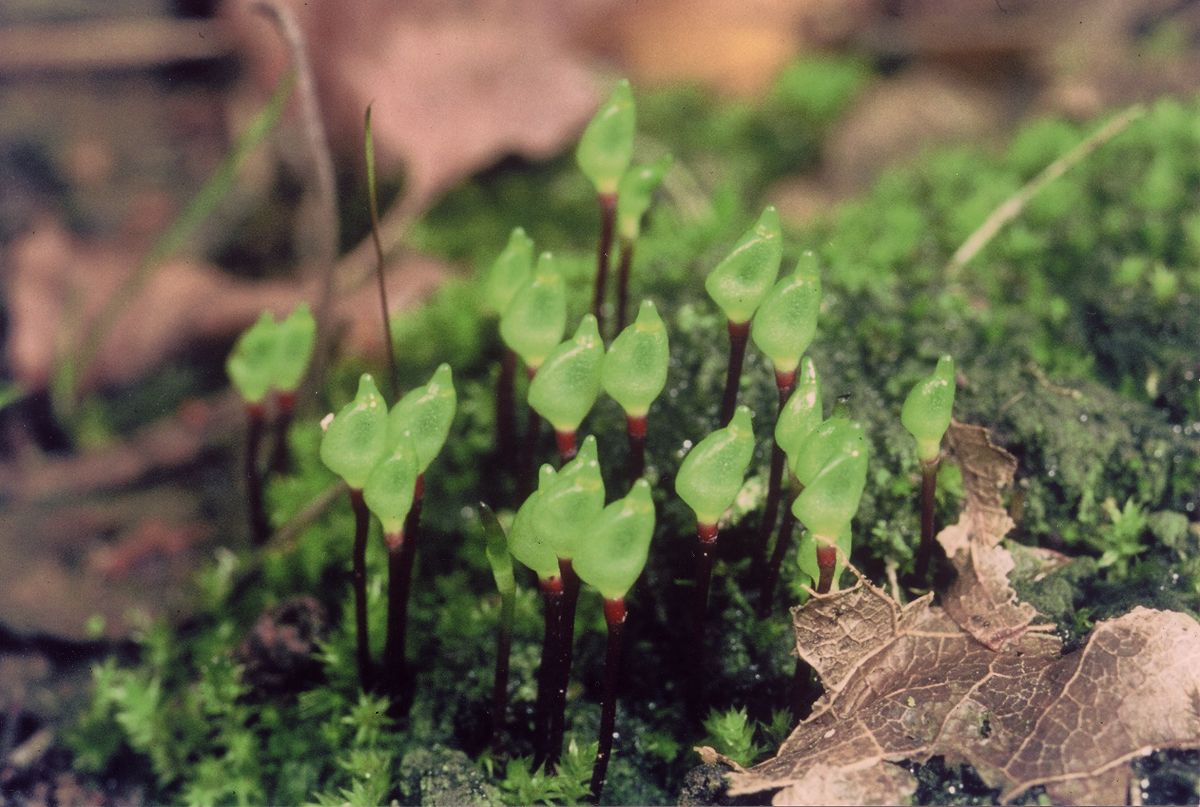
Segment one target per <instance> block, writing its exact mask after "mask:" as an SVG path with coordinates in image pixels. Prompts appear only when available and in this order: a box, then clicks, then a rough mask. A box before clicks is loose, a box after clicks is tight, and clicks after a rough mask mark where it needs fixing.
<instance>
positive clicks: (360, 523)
mask: <svg viewBox="0 0 1200 807" xmlns="http://www.w3.org/2000/svg"><path fill="white" fill-rule="evenodd" d="M350 506H351V507H352V508H353V509H354V548H353V550H352V552H353V560H352V568H353V574H354V628H355V639H356V645H355V649H356V653H357V655H356V658H357V660H358V680H359V683H360V684H361V685H362V688H363V690H370V689H371V688H372V686H373V685H374V681H373V680H372V676H371V644H370V641H369V640H368V636H367V528H368V527H369V526H370V523H371V514H370V512H369V511H368V510H367V503H366V502H365V501H364V500H363V493H362V491H361V490H356V489H355V488H350Z"/></svg>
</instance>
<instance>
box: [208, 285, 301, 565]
mask: <svg viewBox="0 0 1200 807" xmlns="http://www.w3.org/2000/svg"><path fill="white" fill-rule="evenodd" d="M315 338H316V323H315V322H314V321H313V317H312V314H311V313H310V312H309V309H308V305H306V304H304V303H301V304H300V305H299V306H297V307H296V309H295V310H294V311H292V313H291V314H289V315H288V316H287V317H286V318H285V319H284V320H283V321H282V322H276V321H275V318H274V317H273V316H272V315H271V314H270V312H268V311H264V312H262V314H261V315H260V316H259V318H258V320H257V321H256V322H255V323H254V324H253V325H251V326H250V327H249V328H248V329H246V331H245V332H243V333H242V335H241V336H240V337H239V338H238V340H237V342H236V343H235V344H234V347H233V350H232V351H231V352H230V354H229V357H228V359H227V360H226V362H225V368H226V372H227V374H228V375H229V378H230V380H231V381H232V382H233V385H234V387H235V388H236V389H237V391H238V394H239V395H240V396H241V397H242V400H243V402H244V403H245V408H246V420H247V428H246V448H245V458H244V465H243V468H244V474H245V477H246V502H247V510H248V513H247V515H248V519H249V524H250V535H251V537H252V539H253V541H254V543H255V544H259V545H261V544H264V543H266V541H267V538H268V537H269V536H270V531H271V530H270V524H269V522H268V520H267V515H266V510H265V508H264V505H263V485H264V483H265V481H266V480H265V476H266V475H265V474H264V473H263V471H262V470H261V468H260V463H259V454H260V453H261V447H262V437H263V431H264V430H265V428H266V426H267V419H268V408H269V404H270V403H273V404H274V410H275V418H274V422H273V424H272V428H273V431H274V433H275V438H274V445H273V447H272V448H271V452H270V456H269V458H268V460H267V466H266V467H267V472H281V471H284V470H287V467H288V466H289V464H290V461H289V458H288V452H287V433H288V429H289V427H290V426H291V422H292V417H293V415H294V412H295V401H296V388H297V387H298V386H299V385H300V381H301V380H302V379H303V378H304V374H305V373H306V372H307V371H308V366H309V364H310V363H311V362H312V354H313V344H314V341H315ZM268 396H269V398H268Z"/></svg>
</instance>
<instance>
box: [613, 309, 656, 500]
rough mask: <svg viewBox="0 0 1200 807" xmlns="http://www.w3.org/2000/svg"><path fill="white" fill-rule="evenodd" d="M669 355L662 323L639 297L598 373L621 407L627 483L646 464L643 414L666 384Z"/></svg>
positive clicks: (631, 480)
mask: <svg viewBox="0 0 1200 807" xmlns="http://www.w3.org/2000/svg"><path fill="white" fill-rule="evenodd" d="M670 359H671V355H670V345H669V343H668V339H667V329H666V326H665V325H663V321H662V318H661V317H659V315H658V309H657V308H655V307H654V303H652V302H651V301H649V300H643V301H642V305H641V308H639V309H638V316H637V320H636V321H635V322H634V323H633V324H632V325H630V326H629V327H628V328H625V329H624V330H623V331H621V333H620V334H618V335H617V338H616V339H614V340H613V343H612V346H611V347H609V349H608V355H607V356H605V358H604V367H603V369H602V371H601V374H600V383H601V386H602V387H603V388H604V391H605V392H606V393H608V395H609V397H610V398H612V399H613V400H614V401H616V402H617V403H618V404H620V405H621V408H622V409H623V410H624V411H625V426H626V432H627V435H628V438H629V467H628V469H627V471H626V473H627V476H628V478H629V481H630V484H633V482H634V481H635V480H637V479H638V478H639V477H641V475H642V472H643V470H644V469H645V466H646V418H647V416H648V414H649V412H650V405H651V404H652V403H654V401H655V400H656V399H657V398H658V396H659V395H661V394H662V391H663V388H664V387H666V385H667V366H668V364H669V363H670Z"/></svg>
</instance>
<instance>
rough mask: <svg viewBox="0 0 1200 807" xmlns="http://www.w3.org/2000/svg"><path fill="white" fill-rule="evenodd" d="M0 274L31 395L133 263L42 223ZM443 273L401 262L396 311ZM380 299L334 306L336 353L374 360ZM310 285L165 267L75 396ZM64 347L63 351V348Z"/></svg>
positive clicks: (240, 324) (360, 293) (369, 290)
mask: <svg viewBox="0 0 1200 807" xmlns="http://www.w3.org/2000/svg"><path fill="white" fill-rule="evenodd" d="M10 255H11V261H10V265H9V271H8V272H7V273H6V274H5V280H4V285H5V291H4V293H5V296H6V299H7V300H9V302H10V305H9V312H10V315H11V319H10V321H9V332H8V340H7V345H6V350H7V352H8V361H9V366H10V367H11V368H12V373H13V378H14V380H15V381H16V382H17V383H18V384H19V385H20V386H21V387H22V388H23V389H26V390H29V391H34V390H41V389H44V388H45V387H46V386H47V384H48V382H49V379H50V377H51V374H52V372H53V367H54V362H55V361H56V357H57V356H58V355H59V353H60V352H70V351H71V347H70V346H71V341H72V339H73V338H74V339H78V338H80V336H79V335H80V334H82V333H84V332H85V329H84V328H83V324H84V323H87V322H91V321H92V320H94V318H95V317H96V315H97V314H98V313H99V311H100V309H101V308H102V307H103V305H104V301H105V300H106V299H107V298H108V297H110V296H111V295H112V294H113V293H115V291H116V290H117V288H118V287H119V286H120V285H121V283H122V282H123V281H124V280H125V279H126V278H127V277H128V276H129V274H130V273H131V272H132V271H133V270H134V267H136V265H137V261H138V258H139V255H138V254H137V253H136V251H134V250H131V249H130V248H128V247H124V246H122V245H120V244H117V243H107V242H92V241H85V240H83V239H80V238H78V237H75V236H73V235H72V234H71V233H69V232H68V231H67V230H66V229H65V228H64V227H63V226H62V225H61V224H60V223H59V222H58V221H57V220H56V219H53V218H50V217H45V218H43V219H41V220H40V221H38V222H37V223H36V224H35V225H34V226H33V227H31V229H30V231H29V232H28V233H26V234H25V235H24V236H23V237H22V238H20V239H18V240H17V241H16V242H15V243H14V244H13V245H12V249H11V252H10ZM447 273H448V269H447V267H446V266H445V265H444V264H441V263H440V262H438V261H435V260H433V259H430V258H425V257H422V256H419V255H411V254H410V255H406V256H405V257H404V258H403V259H402V260H401V261H399V262H397V263H396V264H395V265H394V266H392V267H389V270H388V275H387V284H388V302H389V304H390V305H391V307H392V309H393V310H397V309H403V308H407V307H410V306H412V305H413V304H415V303H416V302H418V301H419V300H420V299H422V298H423V297H424V296H425V295H427V294H428V293H430V292H431V291H432V290H433V289H434V288H436V287H437V285H438V284H439V283H440V282H441V280H442V279H443V278H444V277H445V276H446V274H447ZM377 294H378V292H377V291H376V290H375V287H374V286H370V287H363V288H360V289H358V290H356V291H355V292H353V293H351V294H348V295H345V296H344V297H342V298H340V299H339V300H338V314H339V316H340V318H341V320H342V321H343V322H345V323H346V324H347V328H346V330H345V331H344V333H343V334H342V345H343V348H344V349H346V350H348V351H352V352H356V353H366V354H368V355H375V356H378V355H381V354H382V347H383V340H382V338H381V336H380V334H381V333H382V328H381V327H380V325H379V321H378V319H377V318H376V317H374V316H373V317H370V318H368V317H364V316H362V312H363V311H372V312H374V311H377V310H378V301H377V296H376V295H377ZM314 296H315V295H314V291H313V287H312V285H311V284H308V285H304V284H300V283H297V282H294V281H246V280H239V279H237V278H234V277H232V276H231V275H229V274H228V273H226V272H223V271H221V270H220V269H218V268H216V267H214V266H211V265H209V264H205V263H203V262H200V261H197V260H191V259H176V260H171V261H168V262H167V263H166V264H165V265H164V266H163V267H162V268H161V269H159V270H158V271H157V272H156V273H155V274H154V275H153V277H152V278H151V279H150V281H149V282H148V283H147V285H146V286H145V287H144V288H143V289H142V291H141V292H140V293H139V294H138V295H137V296H136V297H134V299H133V300H132V301H131V302H130V304H129V305H128V306H127V307H126V308H125V309H124V310H123V311H122V312H121V315H120V317H119V319H118V320H117V323H116V325H115V327H114V328H113V330H112V332H111V336H110V337H109V339H108V340H107V341H106V342H105V344H104V345H103V346H102V347H101V349H100V351H99V353H98V354H97V356H96V360H95V361H94V362H93V364H92V368H91V371H90V372H89V374H88V377H87V378H85V379H82V384H81V388H82V389H84V390H94V389H98V388H102V387H106V386H115V385H119V384H127V383H129V382H131V381H134V380H136V379H137V378H139V377H141V376H143V375H145V374H146V373H147V372H149V371H150V370H152V369H154V368H155V367H157V366H159V365H160V364H162V363H163V362H165V361H167V360H169V359H171V358H174V357H176V356H178V355H180V354H181V353H182V352H184V351H185V350H187V349H188V348H191V347H194V346H195V345H197V344H206V343H211V344H217V343H225V344H228V343H230V342H232V341H233V338H234V336H235V335H236V334H237V333H238V332H240V331H241V330H242V329H243V328H245V327H246V326H248V325H249V324H250V323H251V322H253V321H254V319H255V318H257V317H258V315H259V313H260V312H261V311H263V310H264V309H265V310H270V311H272V312H274V313H276V314H285V313H287V312H288V311H290V310H291V309H292V308H293V307H295V306H296V304H298V303H299V302H301V301H302V300H311V299H312V298H313V297H314ZM64 340H65V343H64Z"/></svg>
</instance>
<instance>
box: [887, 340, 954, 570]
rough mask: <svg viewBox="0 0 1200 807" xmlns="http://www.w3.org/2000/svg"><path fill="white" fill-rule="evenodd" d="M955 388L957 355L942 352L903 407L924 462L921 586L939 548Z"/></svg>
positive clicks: (902, 415)
mask: <svg viewBox="0 0 1200 807" xmlns="http://www.w3.org/2000/svg"><path fill="white" fill-rule="evenodd" d="M954 390H955V379H954V359H953V358H951V357H950V356H942V357H941V358H940V359H938V363H937V367H936V368H935V369H934V371H933V373H932V374H931V375H929V376H928V377H926V378H924V379H922V380H921V381H918V382H917V384H916V386H914V387H913V388H912V391H910V392H909V393H908V397H907V398H905V399H904V406H903V407H902V408H901V410H900V422H901V423H902V424H903V425H904V428H905V429H907V430H908V432H909V434H911V435H912V436H913V439H915V440H916V441H917V459H918V460H920V463H921V543H920V546H919V547H918V549H917V561H916V570H915V575H916V580H915V583H916V584H917V585H919V586H923V585H925V584H926V583H927V582H928V581H927V578H928V575H929V564H930V561H931V560H932V558H933V553H934V549H935V542H934V531H935V530H934V520H933V515H934V512H933V511H934V495H935V493H936V492H937V473H938V465H939V457H940V455H941V444H942V438H943V437H944V436H945V434H946V430H947V429H948V428H950V417H951V412H952V410H953V409H954Z"/></svg>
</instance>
